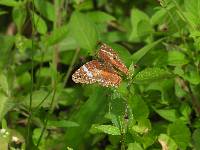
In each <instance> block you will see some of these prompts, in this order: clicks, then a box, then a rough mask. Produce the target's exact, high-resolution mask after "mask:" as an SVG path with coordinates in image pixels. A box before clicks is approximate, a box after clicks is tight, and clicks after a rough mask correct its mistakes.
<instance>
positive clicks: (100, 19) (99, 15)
mask: <svg viewBox="0 0 200 150" xmlns="http://www.w3.org/2000/svg"><path fill="white" fill-rule="evenodd" d="M87 15H88V17H89V18H91V19H92V20H93V21H94V22H96V23H108V22H109V21H113V20H116V19H115V17H113V16H111V15H110V14H108V13H105V12H103V11H92V12H88V13H87Z"/></svg>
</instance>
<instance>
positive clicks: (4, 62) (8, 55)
mask: <svg viewBox="0 0 200 150" xmlns="http://www.w3.org/2000/svg"><path fill="white" fill-rule="evenodd" d="M14 39H15V38H14V37H13V36H3V35H0V41H1V46H0V52H1V55H0V60H1V61H0V72H1V69H3V68H6V67H8V66H9V64H10V63H11V60H12V52H11V48H12V47H13V44H14Z"/></svg>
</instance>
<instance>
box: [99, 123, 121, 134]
mask: <svg viewBox="0 0 200 150" xmlns="http://www.w3.org/2000/svg"><path fill="white" fill-rule="evenodd" d="M95 128H96V129H97V130H99V131H101V132H104V133H106V134H110V135H121V133H120V130H119V128H117V127H115V126H112V125H96V126H95Z"/></svg>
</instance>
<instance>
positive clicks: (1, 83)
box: [0, 73, 10, 95]
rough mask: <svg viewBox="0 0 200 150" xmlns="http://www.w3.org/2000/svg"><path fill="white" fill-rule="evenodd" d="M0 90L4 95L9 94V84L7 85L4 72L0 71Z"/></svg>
mask: <svg viewBox="0 0 200 150" xmlns="http://www.w3.org/2000/svg"><path fill="white" fill-rule="evenodd" d="M0 79H1V80H0V90H1V91H3V92H4V93H5V94H6V95H9V93H10V90H9V85H8V80H7V77H6V75H5V74H3V73H1V74H0Z"/></svg>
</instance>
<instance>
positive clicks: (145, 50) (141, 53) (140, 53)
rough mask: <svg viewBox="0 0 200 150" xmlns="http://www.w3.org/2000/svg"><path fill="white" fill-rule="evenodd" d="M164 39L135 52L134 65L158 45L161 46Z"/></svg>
mask: <svg viewBox="0 0 200 150" xmlns="http://www.w3.org/2000/svg"><path fill="white" fill-rule="evenodd" d="M162 40H163V39H160V40H157V41H155V42H153V43H150V44H148V45H146V46H145V47H143V48H142V49H140V50H138V51H137V52H135V53H134V54H133V55H132V56H131V59H132V62H133V64H136V63H137V62H138V61H139V60H140V59H141V58H142V57H143V56H144V55H146V54H147V53H148V52H149V51H150V50H151V49H152V48H154V47H155V46H156V45H157V44H159V43H160V42H161V41H162Z"/></svg>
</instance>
